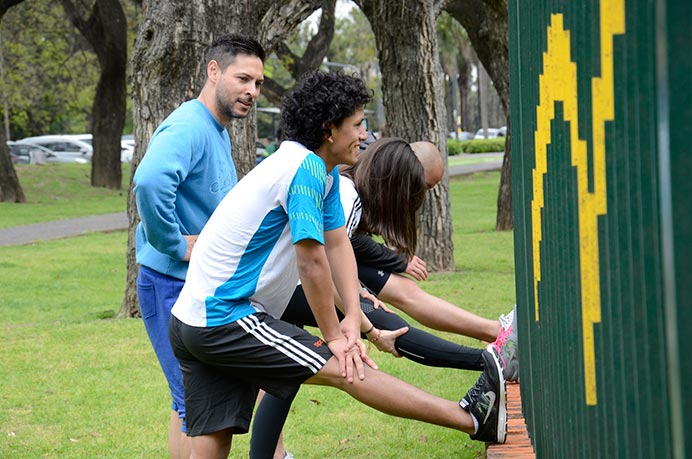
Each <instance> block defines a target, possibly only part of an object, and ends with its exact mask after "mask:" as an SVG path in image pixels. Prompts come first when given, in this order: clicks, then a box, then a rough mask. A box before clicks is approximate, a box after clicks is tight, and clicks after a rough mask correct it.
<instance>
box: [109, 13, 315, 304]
mask: <svg viewBox="0 0 692 459" xmlns="http://www.w3.org/2000/svg"><path fill="white" fill-rule="evenodd" d="M320 1H321V0H288V1H283V2H274V1H272V0H244V1H235V2H227V1H224V0H201V1H196V2H189V1H185V0H166V1H154V0H145V1H144V2H143V8H142V22H141V24H140V27H139V30H138V31H137V38H136V40H135V49H134V52H133V56H132V68H133V76H132V80H133V81H132V93H133V118H134V120H133V121H134V134H135V154H134V157H133V160H132V174H133V175H134V172H135V171H136V170H137V166H138V165H139V162H140V161H141V159H142V156H143V155H144V153H145V150H146V146H147V144H148V143H149V139H150V138H151V135H152V134H153V133H154V130H155V129H156V127H157V126H158V125H159V123H161V121H163V119H164V118H165V117H166V116H167V115H168V114H169V113H170V112H172V111H173V110H174V109H175V108H176V107H178V106H179V105H180V104H181V103H182V102H184V101H186V100H190V99H192V98H194V97H197V95H198V94H199V91H200V90H201V88H202V85H203V84H204V81H205V79H206V62H204V53H205V51H206V48H207V46H208V45H209V43H210V42H211V41H212V40H213V38H215V37H218V36H220V35H223V34H225V33H229V32H236V33H242V34H245V35H248V36H252V37H255V38H256V39H258V40H259V41H260V43H262V45H263V46H264V47H265V51H266V52H267V54H269V53H270V52H271V50H272V49H273V48H274V47H275V46H276V45H277V43H279V42H281V41H283V40H284V39H285V38H286V37H287V36H288V35H289V34H290V33H291V32H292V31H293V29H294V28H295V27H296V26H297V25H298V24H300V23H301V22H302V21H303V20H305V19H306V18H307V17H308V16H310V14H312V12H313V11H315V9H317V8H318V7H319V4H320ZM228 129H229V134H230V136H231V141H232V145H233V159H234V161H235V164H236V168H237V169H238V176H239V177H242V176H243V175H245V174H246V173H247V172H248V171H249V170H250V169H251V168H252V167H253V166H254V165H255V139H256V134H255V131H256V127H255V113H254V111H253V112H252V113H251V114H250V116H248V117H247V118H246V119H244V120H236V121H233V122H232V123H231V124H230V125H229V126H228ZM127 215H128V219H129V230H128V231H129V233H128V243H127V280H126V285H125V295H124V298H123V303H122V306H121V308H120V313H119V315H120V316H127V317H132V316H137V315H139V306H138V303H137V288H136V279H137V272H138V266H137V262H136V259H135V231H136V228H137V224H138V223H139V216H138V214H137V208H136V204H135V200H134V195H133V193H132V178H130V186H129V190H128V205H127Z"/></svg>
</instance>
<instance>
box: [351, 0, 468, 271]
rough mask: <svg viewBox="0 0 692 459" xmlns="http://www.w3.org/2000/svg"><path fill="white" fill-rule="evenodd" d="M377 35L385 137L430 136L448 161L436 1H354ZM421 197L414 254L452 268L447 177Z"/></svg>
mask: <svg viewBox="0 0 692 459" xmlns="http://www.w3.org/2000/svg"><path fill="white" fill-rule="evenodd" d="M355 3H356V4H358V6H359V7H360V8H361V10H362V11H363V12H364V13H365V15H366V16H367V18H368V20H369V21H370V24H371V26H372V30H373V32H374V34H375V42H376V45H377V53H378V58H379V62H380V69H381V71H382V97H383V102H384V109H385V117H386V122H387V128H388V129H389V135H391V136H393V137H401V138H403V139H405V140H407V141H409V142H413V141H418V140H428V141H430V142H432V143H434V144H435V145H437V147H438V148H439V150H440V153H441V154H442V155H443V159H444V162H445V165H446V164H447V143H446V139H445V138H446V125H447V123H446V120H445V107H444V101H443V94H442V81H443V79H442V69H441V67H440V63H439V53H438V49H437V34H436V29H435V19H436V15H437V13H438V10H437V7H436V5H437V2H434V1H431V0H429V1H420V0H400V1H398V2H392V1H391V0H356V1H355ZM447 172H448V171H447V168H446V166H445V174H444V177H443V179H442V181H441V182H440V184H439V185H437V186H436V187H435V188H433V189H432V190H430V191H429V192H428V193H427V195H426V198H425V204H424V206H423V210H422V211H421V212H420V215H419V223H420V230H419V244H418V255H419V256H420V257H421V258H422V259H424V260H425V261H426V262H427V263H428V269H429V270H431V271H452V270H454V249H453V243H452V220H451V214H450V206H449V176H448V175H447Z"/></svg>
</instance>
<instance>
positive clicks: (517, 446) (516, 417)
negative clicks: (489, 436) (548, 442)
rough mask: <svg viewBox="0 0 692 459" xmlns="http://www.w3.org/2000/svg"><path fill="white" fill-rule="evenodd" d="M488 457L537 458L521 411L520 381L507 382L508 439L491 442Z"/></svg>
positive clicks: (490, 458) (495, 458) (488, 458)
mask: <svg viewBox="0 0 692 459" xmlns="http://www.w3.org/2000/svg"><path fill="white" fill-rule="evenodd" d="M486 457H487V459H503V458H510V457H511V458H512V459H536V453H535V452H534V450H533V445H532V444H531V440H530V439H529V435H528V432H527V430H526V421H525V420H524V416H523V415H522V413H521V394H520V392H519V384H518V383H507V441H506V442H505V443H504V444H503V445H498V444H494V443H489V444H488V445H487V448H486Z"/></svg>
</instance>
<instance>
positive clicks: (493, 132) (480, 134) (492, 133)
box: [474, 128, 500, 139]
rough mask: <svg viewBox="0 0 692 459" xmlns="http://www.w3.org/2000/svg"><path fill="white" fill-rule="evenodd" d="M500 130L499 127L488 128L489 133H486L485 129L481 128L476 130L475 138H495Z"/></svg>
mask: <svg viewBox="0 0 692 459" xmlns="http://www.w3.org/2000/svg"><path fill="white" fill-rule="evenodd" d="M499 132H500V130H499V129H498V128H488V133H487V135H486V133H485V130H484V129H482V128H481V129H479V130H478V131H477V132H476V136H475V137H474V139H494V138H495V137H497V136H498V133H499Z"/></svg>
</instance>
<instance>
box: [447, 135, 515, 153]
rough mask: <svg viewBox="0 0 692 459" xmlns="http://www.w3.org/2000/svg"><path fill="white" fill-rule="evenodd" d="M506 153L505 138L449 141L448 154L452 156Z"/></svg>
mask: <svg viewBox="0 0 692 459" xmlns="http://www.w3.org/2000/svg"><path fill="white" fill-rule="evenodd" d="M503 151H505V138H504V137H497V138H494V139H473V140H456V139H447V152H448V154H449V155H450V156H454V155H458V154H459V153H495V152H503Z"/></svg>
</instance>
